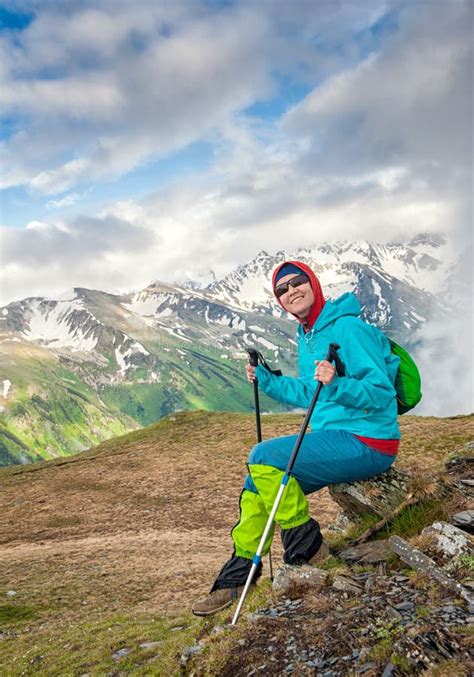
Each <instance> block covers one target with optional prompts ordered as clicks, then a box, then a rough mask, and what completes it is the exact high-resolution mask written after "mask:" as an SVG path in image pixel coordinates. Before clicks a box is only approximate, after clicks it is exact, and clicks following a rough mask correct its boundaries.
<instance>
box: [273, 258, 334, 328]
mask: <svg viewBox="0 0 474 677" xmlns="http://www.w3.org/2000/svg"><path fill="white" fill-rule="evenodd" d="M287 263H292V264H293V265H294V266H297V267H298V268H299V269H300V270H301V271H302V272H303V273H306V275H307V276H308V277H309V282H310V284H311V289H312V290H313V294H314V303H313V305H312V306H311V309H310V311H309V315H308V317H305V318H304V319H301V318H300V317H298V316H297V315H295V314H294V313H290V315H293V317H296V319H297V320H298V322H299V323H300V324H301V326H302V327H303V330H304V331H309V330H310V329H311V328H312V326H313V325H314V323H315V322H316V320H317V319H318V317H319V315H320V314H321V311H322V309H323V307H324V304H325V303H326V301H325V298H324V295H323V290H322V289H321V284H320V282H319V280H318V278H317V277H316V275H315V274H314V273H313V271H312V270H311V268H310V267H309V266H307V265H306V263H301V261H283V263H280V265H278V266H277V267H276V268H275V270H274V271H273V275H272V289H273V290H274V289H275V281H276V278H277V275H278V272H279V271H280V269H281V268H282V267H283V266H285V265H286V264H287ZM275 298H276V300H277V302H278V305H279V306H281V307H282V308H283V310H284V311H285V312H288V311H287V310H286V308H285V307H284V305H283V304H282V302H281V301H280V299H279V298H278V297H277V296H276V295H275Z"/></svg>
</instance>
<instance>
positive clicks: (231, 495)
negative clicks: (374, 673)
mask: <svg viewBox="0 0 474 677" xmlns="http://www.w3.org/2000/svg"><path fill="white" fill-rule="evenodd" d="M405 418H412V419H419V417H405ZM472 420H473V419H472V417H462V418H461V419H458V420H449V421H444V420H442V421H440V420H438V419H431V422H430V425H426V421H425V420H424V419H419V420H418V421H415V420H410V421H409V422H408V431H407V432H406V435H405V439H404V443H403V444H402V450H401V452H400V453H401V456H400V465H402V466H404V467H406V468H409V467H412V464H415V465H416V464H418V465H419V458H420V453H424V451H423V450H424V446H423V445H430V444H431V443H433V445H434V446H436V445H435V438H436V439H437V436H438V435H439V434H440V430H441V431H444V432H443V434H444V433H446V434H447V433H448V432H449V431H451V432H453V431H455V430H459V429H461V430H462V431H463V432H462V435H461V437H462V439H463V440H466V441H467V439H468V431H469V426H468V425H467V423H469V425H470V426H471V428H472ZM301 421H302V416H301V415H299V414H291V415H271V416H264V417H262V432H263V437H264V439H268V438H269V437H272V436H281V435H287V434H293V433H295V432H297V431H298V429H299V426H300V425H301ZM402 424H403V425H405V422H404V420H402ZM415 424H416V425H415ZM417 426H418V427H419V430H418V428H417ZM412 436H415V438H417V439H415V440H414V441H413V440H412ZM254 442H255V418H254V416H253V415H252V414H240V413H235V414H234V413H232V414H231V413H226V412H224V413H212V412H192V413H178V414H173V415H170V416H169V417H167V418H166V419H163V420H161V421H159V422H157V423H155V424H153V425H151V426H149V427H148V428H145V429H140V430H136V431H133V432H131V433H128V434H126V435H122V436H121V437H118V438H115V439H111V440H108V441H106V442H103V443H102V444H100V445H98V446H97V447H94V448H93V449H90V450H89V451H87V452H83V453H80V454H78V455H76V456H73V457H69V458H61V459H55V460H52V461H48V462H42V463H37V464H31V465H27V466H15V467H9V468H4V469H0V513H1V514H2V520H1V521H0V600H3V603H2V604H0V625H1V628H2V631H3V632H4V635H3V639H2V641H0V665H2V669H3V671H4V674H6V675H10V674H12V675H16V674H21V673H22V672H24V673H25V674H32V675H36V674H37V675H51V674H78V675H80V674H85V673H87V674H88V675H90V676H91V677H93V676H99V675H101V676H102V675H105V674H109V673H110V674H121V675H122V674H124V675H125V674H129V673H131V674H134V675H145V674H156V675H161V674H163V675H174V674H180V671H181V667H180V656H181V654H182V652H183V650H184V649H185V648H186V647H187V646H190V645H193V644H194V643H195V642H196V641H198V640H200V639H201V638H203V637H205V638H206V648H205V650H204V652H203V655H202V657H201V658H199V661H198V662H199V664H201V661H202V665H203V666H204V667H203V672H202V673H199V674H218V670H219V669H220V667H221V668H223V667H224V666H225V665H226V664H227V662H228V660H229V656H232V655H233V653H235V650H236V641H237V639H238V638H239V637H242V636H244V635H245V633H250V635H251V634H252V633H253V632H254V626H252V625H251V623H250V621H249V620H248V619H247V618H246V613H247V612H248V611H251V610H252V609H256V608H259V607H261V606H266V605H267V604H268V602H269V600H270V598H271V590H270V582H269V580H268V578H264V579H263V580H262V581H261V583H260V584H259V586H258V587H257V589H256V590H255V591H253V592H252V594H251V596H250V597H249V599H248V600H247V601H246V604H245V611H244V613H243V615H242V617H241V619H240V620H239V626H238V628H236V629H234V630H231V629H230V628H227V627H225V628H224V630H223V631H222V632H221V633H219V634H217V635H213V634H212V629H213V627H214V626H215V625H223V624H225V623H226V622H227V620H229V617H230V612H229V610H226V611H224V612H222V613H221V614H219V615H217V616H216V617H213V618H212V619H209V620H206V619H197V618H195V617H194V616H192V615H191V614H190V612H189V611H188V610H189V608H190V606H191V603H192V601H193V600H194V598H195V597H197V596H198V595H200V594H203V593H205V592H206V591H207V590H208V589H209V587H210V585H211V583H212V580H213V578H214V575H215V574H216V573H217V570H218V569H219V568H220V566H221V564H222V563H223V561H225V559H226V558H227V557H228V555H229V553H230V540H229V532H230V530H231V528H232V527H233V525H234V524H235V521H236V515H237V511H238V501H239V494H240V490H241V485H242V480H243V477H244V475H245V462H246V458H247V454H248V451H249V447H251V446H252V445H253V444H254ZM436 444H437V443H436ZM456 444H458V443H456ZM453 450H454V446H451V447H450V446H449V445H447V446H446V447H443V448H441V447H440V448H438V447H436V449H434V448H433V449H431V451H430V452H429V453H430V454H432V455H433V456H435V457H436V463H434V465H436V464H438V465H440V464H442V463H443V462H444V460H445V459H446V458H447V455H448V454H449V453H451V452H452V451H453ZM430 470H431V468H430ZM309 501H310V506H311V511H312V513H313V514H314V515H315V516H317V518H318V521H319V522H320V523H321V526H322V528H323V529H324V528H325V527H327V526H328V525H329V523H330V522H332V521H333V519H334V518H335V516H336V514H337V512H338V508H337V506H335V504H334V503H333V502H332V500H331V498H330V496H329V493H328V492H327V491H326V490H323V491H322V492H318V494H316V495H314V496H310V497H309ZM415 507H416V506H413V508H415ZM438 507H439V506H438ZM438 507H436V506H435V505H431V504H429V502H428V503H427V504H426V505H425V506H424V508H423V510H422V511H421V512H417V511H414V510H411V511H410V512H409V513H407V515H405V516H403V515H402V516H400V519H401V518H403V520H404V521H403V522H394V524H392V525H389V529H393V530H395V529H397V530H400V531H402V532H403V534H404V535H406V534H407V533H409V532H410V531H411V530H415V529H419V528H420V525H423V526H424V524H425V522H426V521H429V520H432V518H433V517H434V515H437V513H436V510H438ZM441 507H442V506H441ZM372 520H373V518H363V519H362V520H361V522H360V523H359V524H358V525H357V526H356V528H355V530H354V532H352V533H351V535H350V536H349V537H355V536H356V535H358V534H359V533H361V532H362V531H363V530H365V529H366V528H367V526H369V524H370V523H372ZM384 535H385V536H386V534H384ZM347 541H348V536H347V535H346V536H345V537H344V538H339V545H340V546H341V547H342V546H343V545H344V546H347ZM273 554H274V562H275V566H278V564H279V560H280V558H281V545H280V543H279V539H275V544H274V548H273ZM467 564H469V563H468V562H466V563H465V565H467ZM265 566H266V564H265ZM346 567H347V565H345V564H343V563H341V561H340V560H339V559H338V558H337V557H331V558H329V559H328V560H327V562H326V563H325V568H326V569H327V570H328V571H330V572H331V573H336V572H342V571H345V570H346ZM8 590H15V591H16V592H17V595H16V596H15V598H11V599H10V598H8V601H7V598H6V597H5V593H6V591H8ZM316 601H317V600H315V603H316ZM385 639H387V638H384V637H381V638H380V640H379V641H380V642H381V643H383V642H384V640H385ZM150 642H151V643H156V642H159V643H160V644H153V645H152V646H151V647H148V648H147V647H140V645H141V644H144V643H150ZM120 649H127V650H129V651H128V652H127V653H126V655H123V656H118V655H117V656H116V657H115V658H114V654H116V653H117V651H119V650H120ZM379 649H380V652H383V650H384V646H380V648H379ZM400 660H401V659H400ZM193 663H194V662H193ZM210 666H212V671H211V667H210ZM219 666H220V667H219ZM206 671H207V672H206Z"/></svg>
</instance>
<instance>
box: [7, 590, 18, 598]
mask: <svg viewBox="0 0 474 677" xmlns="http://www.w3.org/2000/svg"><path fill="white" fill-rule="evenodd" d="M5 594H6V596H7V597H15V595H16V590H7V591H6V593H5Z"/></svg>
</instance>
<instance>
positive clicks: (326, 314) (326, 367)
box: [193, 261, 400, 616]
mask: <svg viewBox="0 0 474 677" xmlns="http://www.w3.org/2000/svg"><path fill="white" fill-rule="evenodd" d="M272 286H273V291H274V294H275V296H276V298H277V300H278V303H279V304H280V305H281V306H282V308H283V309H284V310H286V311H287V312H289V313H291V314H292V315H294V316H295V317H296V318H297V319H298V321H299V323H300V326H299V327H298V353H299V355H298V366H299V372H300V375H299V377H298V378H293V377H289V376H281V375H277V374H276V373H274V372H271V371H269V370H268V369H267V368H265V366H260V365H259V366H257V367H256V368H255V367H253V366H247V377H248V379H249V381H250V382H253V381H255V379H258V383H259V385H260V387H261V388H262V390H263V391H264V392H265V393H266V394H267V395H269V396H270V397H272V398H274V399H276V400H278V401H280V402H283V403H285V404H289V405H292V406H294V407H301V408H305V409H307V408H308V407H309V406H310V404H311V402H312V400H313V395H314V392H315V390H316V387H317V383H318V381H319V382H320V383H322V384H323V388H322V389H321V392H320V395H319V399H318V402H317V404H316V406H315V408H314V412H313V414H312V416H311V432H310V433H308V434H306V435H305V437H304V439H303V442H302V444H301V447H300V450H299V454H298V457H297V458H296V460H295V462H294V465H293V468H292V470H291V472H290V473H288V474H286V472H287V471H286V469H287V466H288V462H289V459H290V456H291V454H292V451H293V449H294V448H295V442H296V438H297V436H296V435H290V436H287V437H280V438H275V439H270V440H266V441H265V442H260V443H259V444H257V446H256V447H254V449H253V450H252V451H251V452H250V456H249V459H248V470H249V474H248V475H247V478H246V480H245V483H244V489H243V491H242V494H241V496H240V518H239V521H238V523H237V524H236V526H235V527H234V529H233V530H232V539H233V542H234V550H233V553H232V556H231V558H230V559H229V560H228V561H227V562H226V563H225V564H224V566H223V567H222V569H221V571H220V573H219V574H218V576H217V578H216V580H215V582H214V585H213V586H212V589H211V591H210V593H209V595H208V596H207V597H205V598H203V599H200V600H198V601H197V602H196V603H195V605H194V607H193V612H194V613H195V614H196V615H197V616H207V615H210V614H213V613H215V612H216V611H219V610H220V609H223V608H225V607H226V606H228V605H229V604H231V603H232V601H233V600H234V599H236V598H237V596H238V595H239V594H240V593H241V591H242V589H243V586H244V584H245V582H246V579H247V576H248V575H249V572H250V569H251V567H252V562H255V559H254V555H255V553H256V552H257V549H258V548H259V543H260V539H261V538H262V534H263V533H264V530H265V527H266V524H267V521H268V519H269V515H270V514H271V513H272V507H273V503H274V501H275V496H276V495H277V493H278V491H279V487H281V486H282V485H285V490H284V493H283V497H282V499H281V502H280V504H279V506H278V509H277V511H276V514H275V522H276V523H277V524H278V525H279V527H280V529H281V538H282V542H283V547H284V549H285V556H284V559H285V562H286V563H287V564H292V565H300V564H305V563H315V562H317V561H320V560H321V559H323V558H324V557H325V556H327V555H328V554H329V549H328V548H327V546H326V545H325V544H324V543H323V538H322V535H321V532H320V528H319V524H318V522H317V521H316V520H315V519H313V518H312V517H310V515H309V512H308V501H307V499H306V495H307V494H310V493H313V492H316V491H318V490H320V489H322V488H323V487H326V486H328V485H330V484H338V483H340V482H351V481H355V480H361V479H367V478H368V477H371V476H373V475H378V474H379V473H381V472H384V471H385V470H388V468H389V467H390V466H391V465H392V463H393V461H394V459H395V456H396V453H397V450H398V441H399V437H400V433H399V429H398V424H397V401H396V392H395V387H394V383H395V377H396V374H397V369H398V363H399V359H398V357H395V356H393V355H392V353H391V350H390V344H389V342H388V340H387V339H386V337H385V336H384V335H383V334H382V333H381V332H380V331H379V330H378V329H377V328H376V327H374V326H372V325H368V324H366V323H365V322H363V321H362V320H361V319H360V318H359V314H360V311H361V308H360V305H359V302H358V301H357V299H356V297H355V296H354V295H353V294H351V293H346V294H343V295H342V296H341V297H339V298H338V299H335V300H334V301H326V299H325V298H324V295H323V291H322V289H321V285H320V283H319V280H318V278H317V277H316V275H315V274H314V272H313V271H312V270H311V269H310V268H309V267H308V266H307V265H306V264H304V263H302V262H300V261H285V262H284V263H282V264H281V265H279V266H278V267H277V268H276V270H275V271H274V273H273V278H272ZM332 343H336V344H338V345H339V346H340V350H339V355H340V358H341V359H342V361H343V362H344V364H345V367H344V370H339V372H338V374H336V369H335V367H334V365H333V364H332V363H330V362H329V361H327V359H325V356H326V355H327V354H328V348H329V346H330V344H332ZM343 372H344V373H343ZM265 533H266V532H265ZM272 538H273V529H272V530H271V532H270V534H269V536H268V539H267V542H266V543H265V547H264V548H263V552H264V553H265V552H268V550H269V548H270V545H271V541H272ZM255 563H256V564H258V566H257V576H258V575H260V573H261V568H262V567H261V562H260V561H259V560H258V562H255Z"/></svg>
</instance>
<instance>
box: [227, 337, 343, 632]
mask: <svg viewBox="0 0 474 677" xmlns="http://www.w3.org/2000/svg"><path fill="white" fill-rule="evenodd" d="M339 348H340V346H339V345H338V344H337V343H330V344H329V351H328V354H327V357H326V361H327V362H333V361H334V362H336V363H338V362H339V357H338V355H337V351H338V350H339ZM322 387H323V384H322V382H321V381H319V383H318V387H317V388H316V390H315V393H314V395H313V399H312V400H311V403H310V405H309V408H308V411H307V412H306V416H305V417H304V421H303V425H302V426H301V430H300V432H299V435H298V438H297V440H296V443H295V446H294V449H293V451H292V453H291V456H290V460H289V461H288V465H287V467H286V470H285V474H284V475H283V477H282V480H281V484H280V488H279V490H278V493H277V495H276V498H275V502H274V504H273V508H272V510H271V513H270V515H269V517H268V521H267V524H266V526H265V529H264V531H263V534H262V538H261V539H260V543H259V545H258V548H257V552H256V553H255V555H254V557H253V560H252V568H251V569H250V572H249V575H248V577H247V581H246V583H245V586H244V589H243V591H242V595H241V596H240V600H239V603H238V605H237V609H236V610H235V614H234V617H233V619H232V623H231V625H235V624H236V623H237V619H238V618H239V615H240V611H241V609H242V605H243V603H244V601H245V598H246V596H247V593H248V591H249V588H250V585H251V583H252V581H253V577H254V576H255V572H256V571H257V567H258V565H259V564H260V562H261V559H262V551H263V548H264V546H265V542H266V540H267V537H268V534H269V533H270V529H271V528H272V525H273V520H274V519H275V515H276V512H277V510H278V506H279V505H280V501H281V499H282V496H283V492H284V491H285V488H286V485H287V484H288V482H289V479H290V476H291V471H292V470H293V466H294V464H295V461H296V457H297V455H298V452H299V450H300V447H301V443H302V442H303V438H304V435H305V432H306V428H307V427H308V424H309V420H310V418H311V416H312V414H313V411H314V407H315V406H316V402H317V401H318V397H319V393H320V392H321V388H322Z"/></svg>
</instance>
